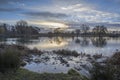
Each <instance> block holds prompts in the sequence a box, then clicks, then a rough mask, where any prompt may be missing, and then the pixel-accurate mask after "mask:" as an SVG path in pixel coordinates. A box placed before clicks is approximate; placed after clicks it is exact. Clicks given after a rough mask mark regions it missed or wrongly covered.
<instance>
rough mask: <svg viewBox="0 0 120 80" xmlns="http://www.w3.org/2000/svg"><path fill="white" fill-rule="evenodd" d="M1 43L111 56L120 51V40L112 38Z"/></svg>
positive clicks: (17, 40) (21, 39) (21, 40)
mask: <svg viewBox="0 0 120 80" xmlns="http://www.w3.org/2000/svg"><path fill="white" fill-rule="evenodd" d="M0 42H1V43H7V44H23V45H25V46H27V47H29V48H31V49H32V48H37V49H39V50H44V51H52V50H58V49H69V50H76V51H77V52H84V53H87V54H91V55H92V54H98V53H102V54H103V55H107V56H109V55H111V54H112V53H113V52H115V51H116V50H117V49H118V50H119V49H120V38H110V37H100V38H99V37H67V38H65V37H52V38H48V37H39V38H36V39H29V38H6V39H0Z"/></svg>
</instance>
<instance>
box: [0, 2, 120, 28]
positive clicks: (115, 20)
mask: <svg viewBox="0 0 120 80" xmlns="http://www.w3.org/2000/svg"><path fill="white" fill-rule="evenodd" d="M19 20H26V21H28V23H29V24H36V25H46V26H48V25H50V26H56V25H58V26H64V27H67V25H65V24H66V23H85V22H87V23H111V24H120V0H0V22H5V23H9V24H15V23H16V21H19Z"/></svg>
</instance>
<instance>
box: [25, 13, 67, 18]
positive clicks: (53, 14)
mask: <svg viewBox="0 0 120 80" xmlns="http://www.w3.org/2000/svg"><path fill="white" fill-rule="evenodd" d="M25 15H27V16H30V17H44V18H64V17H68V15H66V14H63V13H51V12H27V13H25Z"/></svg>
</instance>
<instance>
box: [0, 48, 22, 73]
mask: <svg viewBox="0 0 120 80" xmlns="http://www.w3.org/2000/svg"><path fill="white" fill-rule="evenodd" d="M19 67H20V57H19V55H18V52H17V51H15V50H14V49H6V50H5V51H1V52H0V72H2V73H5V72H8V71H16V70H17V69H18V68H19Z"/></svg>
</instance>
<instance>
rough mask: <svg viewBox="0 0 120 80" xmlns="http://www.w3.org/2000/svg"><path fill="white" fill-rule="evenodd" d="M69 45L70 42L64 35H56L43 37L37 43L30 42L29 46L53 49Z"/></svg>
mask: <svg viewBox="0 0 120 80" xmlns="http://www.w3.org/2000/svg"><path fill="white" fill-rule="evenodd" d="M65 45H68V42H67V41H66V40H65V39H63V38H62V37H54V38H47V39H42V42H39V43H36V44H28V45H27V46H28V47H30V48H34V47H36V48H38V49H51V48H59V47H64V46H65Z"/></svg>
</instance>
